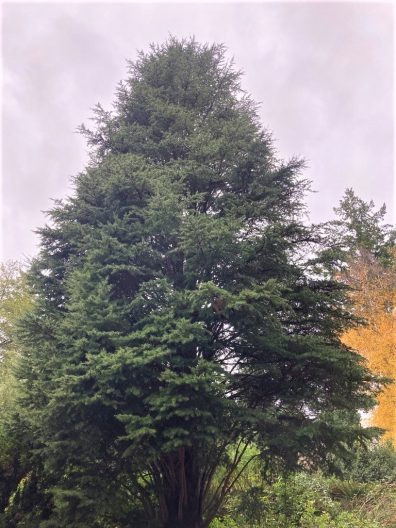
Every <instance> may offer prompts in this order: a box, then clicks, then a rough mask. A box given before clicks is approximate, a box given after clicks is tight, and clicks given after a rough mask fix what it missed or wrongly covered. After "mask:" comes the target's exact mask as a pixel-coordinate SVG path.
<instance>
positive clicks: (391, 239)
mask: <svg viewBox="0 0 396 528" xmlns="http://www.w3.org/2000/svg"><path fill="white" fill-rule="evenodd" d="M334 212H335V213H336V215H337V218H336V220H333V221H331V222H328V223H327V224H325V236H326V237H327V238H328V239H329V244H330V248H329V249H328V250H327V251H326V256H327V258H328V259H329V260H330V261H331V262H332V266H333V267H334V266H335V267H336V268H337V267H339V266H340V265H341V266H342V265H344V264H345V263H346V262H348V261H350V260H353V259H354V258H357V257H361V256H362V255H363V256H364V255H371V257H372V258H374V259H376V260H378V261H379V262H380V263H381V264H382V265H384V266H387V265H389V264H390V263H391V262H392V260H393V257H392V253H391V250H392V248H393V247H394V245H395V242H396V230H395V228H394V227H392V226H391V225H389V224H386V223H385V221H384V218H385V214H386V207H385V204H384V205H382V207H380V208H379V209H378V210H375V204H374V202H373V201H372V200H371V201H370V202H365V201H364V200H362V199H361V198H359V197H358V196H356V194H355V193H354V191H353V189H346V191H345V194H344V196H343V198H342V200H341V201H340V203H339V206H338V207H335V208H334Z"/></svg>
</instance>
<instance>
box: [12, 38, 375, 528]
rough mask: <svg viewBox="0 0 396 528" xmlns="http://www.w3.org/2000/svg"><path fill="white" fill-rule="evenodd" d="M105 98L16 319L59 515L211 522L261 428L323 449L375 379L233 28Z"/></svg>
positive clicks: (178, 44) (157, 51)
mask: <svg viewBox="0 0 396 528" xmlns="http://www.w3.org/2000/svg"><path fill="white" fill-rule="evenodd" d="M95 115H96V117H95V128H94V129H93V130H88V129H87V128H86V127H82V128H81V130H82V132H83V133H85V134H86V136H87V138H88V143H89V145H90V148H91V161H90V164H89V165H88V166H87V167H86V169H85V170H84V171H83V172H81V173H80V174H79V175H78V176H76V177H75V179H74V184H75V191H74V194H73V195H72V196H71V197H70V198H69V199H68V200H66V201H64V202H58V203H57V204H56V206H55V207H54V208H53V209H52V210H51V211H50V212H49V219H50V222H49V224H48V225H47V226H45V227H44V228H42V229H40V230H39V233H40V235H41V240H42V242H41V251H40V254H39V256H38V258H37V259H35V261H34V262H33V264H32V267H31V270H30V273H29V277H30V284H31V287H32V291H33V293H34V296H35V306H34V309H33V310H31V311H30V313H29V314H28V315H27V316H26V317H25V318H24V320H23V322H22V323H21V324H20V336H19V339H20V344H21V347H22V348H23V363H22V365H21V367H20V370H19V378H20V380H22V381H23V387H24V391H25V396H24V401H25V405H26V406H27V408H28V410H29V419H30V427H32V431H33V437H34V439H35V445H34V450H33V451H34V457H35V458H34V463H40V464H41V466H40V467H42V472H43V475H45V476H46V477H45V478H46V479H47V481H48V482H50V483H51V490H52V494H53V511H52V514H51V517H50V518H49V520H47V521H46V523H47V524H45V526H56V527H58V528H59V527H63V526H65V527H66V526H67V527H69V528H76V527H83V526H85V527H86V526H91V527H94V526H95V527H104V526H110V525H109V524H106V522H110V521H109V519H112V520H113V522H117V525H118V526H142V527H143V526H150V527H154V526H159V527H160V528H171V527H172V528H178V527H180V528H181V527H183V528H206V527H207V526H208V524H209V523H210V521H211V519H212V518H213V517H214V516H215V514H216V512H217V510H218V508H219V506H220V505H221V504H222V502H223V501H224V499H225V497H226V495H227V493H228V492H229V491H230V489H231V488H232V486H233V485H234V484H235V482H236V480H237V478H238V476H239V475H240V473H241V472H242V471H243V469H244V467H245V466H246V464H248V463H249V460H250V458H251V457H250V458H249V457H248V458H247V456H246V455H247V453H249V452H250V451H249V449H248V448H249V446H250V445H251V444H253V443H254V444H255V446H256V448H255V450H254V452H253V454H252V457H260V458H262V459H263V460H265V459H266V458H268V457H277V458H279V459H281V460H283V461H284V463H285V464H287V465H288V466H289V467H294V466H296V465H298V464H303V465H305V466H307V467H314V466H316V465H318V464H327V465H330V464H331V462H332V459H333V458H332V457H334V455H335V454H341V453H343V452H344V451H346V450H347V447H348V445H351V444H352V443H353V442H354V441H355V440H356V439H357V438H362V437H364V436H369V435H370V434H371V431H369V430H365V429H364V428H362V426H361V425H360V420H359V414H358V409H368V408H370V406H371V405H372V404H373V399H372V390H373V385H374V381H375V378H373V376H372V375H371V374H370V372H369V371H368V370H367V368H366V367H365V365H364V363H363V362H362V360H361V357H360V356H359V355H358V354H356V353H355V352H353V351H352V350H350V349H349V348H348V347H347V346H345V345H344V344H342V342H341V341H340V337H339V336H340V334H341V333H342V331H344V330H345V329H346V328H347V327H348V326H349V325H350V324H352V322H353V318H352V316H351V314H350V312H349V311H348V310H347V308H346V304H345V291H344V288H343V287H342V286H341V285H340V284H338V283H337V281H335V280H333V279H329V278H326V277H324V276H319V275H318V272H317V268H316V267H315V264H316V260H315V258H314V259H313V258H312V244H313V243H314V242H315V241H316V240H317V234H316V233H315V231H314V229H313V228H311V227H307V226H305V225H304V224H303V222H302V219H301V213H302V212H303V210H304V206H303V195H304V192H305V190H306V189H307V182H306V181H305V180H304V179H303V178H302V176H301V170H302V167H303V164H302V162H301V161H300V160H297V159H292V160H290V161H288V162H282V161H281V160H279V159H277V157H276V155H275V150H274V147H273V143H272V140H271V137H270V136H269V134H268V133H267V132H265V131H264V130H263V129H262V127H261V125H260V123H259V120H258V116H257V113H256V106H255V104H254V103H253V102H252V101H251V99H250V98H249V97H248V96H247V95H246V94H245V92H244V91H243V90H242V89H241V87H240V74H239V73H238V72H237V71H236V70H235V68H234V67H233V65H232V63H231V62H228V61H227V60H226V52H225V48H224V47H223V46H221V45H212V46H209V45H200V44H198V43H197V42H196V41H195V40H193V39H190V40H185V41H178V40H176V39H173V38H171V39H169V40H168V42H166V43H165V44H164V45H162V46H152V48H151V50H150V51H149V52H148V53H142V54H140V56H139V59H138V60H137V61H136V62H135V63H131V64H130V65H129V76H128V78H127V79H126V81H125V82H123V83H121V84H120V85H119V87H118V91H117V96H116V100H115V104H114V109H113V110H112V111H105V110H104V109H102V107H101V106H100V105H98V106H97V107H96V114H95ZM32 456H33V455H32ZM37 461H39V462H37ZM131 504H133V505H134V508H131ZM137 505H140V506H137ZM114 520H116V521H114ZM51 523H52V524H51ZM43 526H44V524H43Z"/></svg>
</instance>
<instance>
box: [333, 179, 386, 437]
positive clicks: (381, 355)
mask: <svg viewBox="0 0 396 528" xmlns="http://www.w3.org/2000/svg"><path fill="white" fill-rule="evenodd" d="M335 212H336V214H337V217H338V218H337V220H335V221H333V222H330V223H329V224H328V226H327V227H329V226H330V230H329V236H331V237H332V239H333V250H332V253H331V255H330V260H331V269H332V272H333V273H335V274H336V275H337V276H338V278H339V279H341V280H342V281H343V282H345V283H346V284H347V285H348V286H349V287H350V289H351V290H350V298H351V300H352V302H353V308H352V311H353V313H354V315H355V316H357V317H358V318H359V319H361V320H363V321H364V323H365V324H364V325H357V326H356V327H354V328H350V329H349V330H348V331H346V332H345V333H344V334H343V335H342V340H343V342H344V343H345V344H346V345H347V346H349V347H351V348H353V349H354V350H356V351H357V352H359V353H360V354H361V355H362V356H364V357H365V358H366V359H367V361H368V366H369V368H370V369H371V370H372V371H373V372H375V373H376V374H378V375H381V376H383V377H386V378H388V379H389V380H395V381H396V231H395V229H394V227H392V226H390V225H387V224H386V223H385V221H384V220H385V214H386V208H385V205H383V206H382V207H381V208H380V209H378V210H375V205H374V203H373V201H370V202H364V201H363V200H362V199H361V198H359V197H358V196H356V195H355V193H354V191H353V190H352V189H347V190H346V192H345V195H344V197H343V199H342V200H341V202H340V205H339V207H338V208H335ZM370 422H371V425H374V426H377V427H380V428H382V429H384V430H385V434H384V436H383V439H384V440H392V442H393V444H394V446H396V383H395V382H394V383H389V384H388V385H386V386H385V388H384V389H383V391H382V392H381V393H380V394H379V396H378V405H377V407H376V408H375V410H374V411H373V413H372V414H371V416H370Z"/></svg>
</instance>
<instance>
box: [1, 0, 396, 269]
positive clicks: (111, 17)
mask: <svg viewBox="0 0 396 528" xmlns="http://www.w3.org/2000/svg"><path fill="white" fill-rule="evenodd" d="M2 25H3V27H2V79H3V81H2V126H1V132H2V148H1V154H2V164H1V166H2V193H1V206H2V224H1V235H2V244H1V248H2V253H1V256H0V258H1V259H2V260H5V259H17V260H20V261H23V262H26V261H27V260H28V259H29V258H31V257H33V256H34V255H35V254H36V252H37V244H38V237H37V236H36V235H35V234H34V230H35V229H36V228H37V227H39V226H42V225H44V223H45V222H46V217H45V214H44V212H43V211H46V210H48V209H50V208H51V205H52V203H53V201H52V200H54V199H58V198H62V197H65V196H67V195H69V194H70V193H71V192H72V186H71V183H70V178H71V177H72V176H75V175H76V174H78V173H79V172H81V171H82V170H83V169H84V165H85V164H86V162H87V151H86V145H85V140H84V138H83V137H81V136H80V135H79V134H77V133H76V129H77V127H78V126H79V125H80V124H81V123H83V122H84V123H86V124H87V125H89V119H90V117H91V116H92V111H91V109H92V108H93V106H94V105H95V104H96V103H97V102H100V103H101V104H102V105H103V106H104V108H105V109H109V110H110V109H111V105H112V101H113V100H114V93H115V89H116V85H117V83H118V82H119V81H120V80H121V79H124V78H125V77H126V74H127V67H126V59H130V60H134V59H136V57H137V52H138V50H143V51H144V50H147V49H148V46H149V44H150V43H151V42H155V43H161V42H163V41H165V40H166V39H167V38H168V36H169V35H170V34H172V35H174V36H177V37H188V36H193V35H194V36H195V38H196V39H197V40H198V41H200V42H222V43H224V44H225V45H226V46H227V48H228V56H229V57H230V58H231V57H233V58H234V61H235V65H236V67H237V68H238V69H241V70H242V71H243V77H242V87H243V88H244V89H245V90H246V91H247V92H249V93H250V94H251V96H252V98H253V99H254V100H255V101H257V102H260V107H259V115H260V119H261V122H262V124H263V127H264V128H265V129H267V130H269V131H270V132H271V133H272V135H273V138H274V144H275V147H276V150H277V155H278V157H279V158H282V159H288V158H290V157H292V156H298V157H302V158H304V159H305V160H306V169H305V172H304V175H305V176H306V177H307V178H309V179H310V180H311V181H312V188H313V190H314V191H315V192H314V193H312V194H310V195H309V196H308V197H307V205H308V209H309V211H310V218H311V220H312V221H314V222H320V221H325V220H328V219H330V218H332V217H333V211H332V210H333V207H334V206H336V205H337V204H338V202H339V200H340V199H341V197H342V195H343V193H344V191H345V189H346V188H347V187H353V188H354V190H355V192H356V193H357V194H358V195H359V196H360V197H361V198H363V199H365V200H369V199H373V200H374V201H375V203H376V204H378V205H381V204H382V203H384V202H385V203H386V205H387V208H388V217H387V219H388V221H391V219H392V206H393V201H394V196H395V190H394V189H395V185H394V176H395V171H394V136H393V134H394V130H393V126H394V125H393V123H394V108H393V104H394V103H393V90H394V86H393V77H394V66H393V61H394V57H393V53H394V44H393V38H394V36H393V32H394V15H393V6H392V4H390V3H370V2H369V3H352V2H337V3H322V2H310V3H308V2H305V3H300V2H293V3H286V2H285V3H283V2H275V3H270V2H265V3H260V2H256V3H245V2H244V3H230V2H225V3H197V4H193V3H169V4H166V3H163V2H161V3H150V4H148V3H145V4H142V3H132V2H131V3H120V4H117V3H78V2H74V3H7V2H5V3H3V4H2ZM395 205H396V204H395Z"/></svg>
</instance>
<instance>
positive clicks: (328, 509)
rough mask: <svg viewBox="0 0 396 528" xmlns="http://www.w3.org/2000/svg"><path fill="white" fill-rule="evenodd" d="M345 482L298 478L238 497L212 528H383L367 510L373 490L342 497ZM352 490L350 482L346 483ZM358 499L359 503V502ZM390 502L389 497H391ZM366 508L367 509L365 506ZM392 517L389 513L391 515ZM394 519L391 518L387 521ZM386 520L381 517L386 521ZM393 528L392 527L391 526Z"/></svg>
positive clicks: (299, 476)
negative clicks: (336, 490) (336, 493)
mask: <svg viewBox="0 0 396 528" xmlns="http://www.w3.org/2000/svg"><path fill="white" fill-rule="evenodd" d="M343 484H345V482H342V481H336V480H334V479H326V478H324V477H321V476H318V475H316V476H315V475H309V474H304V473H300V474H295V475H289V476H288V477H286V478H279V479H278V480H277V481H275V482H274V483H273V484H262V485H261V486H258V487H253V488H249V489H245V490H243V491H240V492H239V493H236V494H235V495H234V497H233V500H232V503H231V505H230V506H229V512H228V514H227V515H224V517H222V518H217V519H215V520H214V521H213V522H212V524H211V525H210V528H234V527H238V528H239V527H242V526H243V527H246V528H326V527H331V528H380V526H383V525H382V524H381V523H380V522H378V516H377V515H373V514H372V512H370V511H369V510H368V508H367V503H369V502H370V500H372V498H373V496H374V494H373V490H371V489H365V490H364V493H361V492H362V485H361V484H360V485H359V484H356V485H355V488H354V490H355V491H356V489H357V488H358V489H359V493H357V494H356V493H355V492H354V493H352V494H348V498H347V497H346V496H345V495H343V497H342V500H339V499H340V495H339V494H338V496H337V498H336V497H335V496H334V490H335V489H336V487H337V489H338V490H340V489H341V488H342V486H343ZM346 484H347V487H349V488H348V489H349V490H350V489H352V486H353V484H352V483H351V482H348V483H346ZM357 496H359V500H360V502H359V501H358V500H357ZM388 498H389V496H388ZM364 504H366V508H364V507H363V505H364ZM388 514H389V511H388ZM390 518H391V516H389V517H388V520H389V519H390ZM384 519H385V517H382V520H384ZM390 526H391V525H390Z"/></svg>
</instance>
